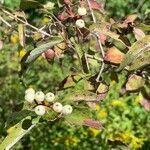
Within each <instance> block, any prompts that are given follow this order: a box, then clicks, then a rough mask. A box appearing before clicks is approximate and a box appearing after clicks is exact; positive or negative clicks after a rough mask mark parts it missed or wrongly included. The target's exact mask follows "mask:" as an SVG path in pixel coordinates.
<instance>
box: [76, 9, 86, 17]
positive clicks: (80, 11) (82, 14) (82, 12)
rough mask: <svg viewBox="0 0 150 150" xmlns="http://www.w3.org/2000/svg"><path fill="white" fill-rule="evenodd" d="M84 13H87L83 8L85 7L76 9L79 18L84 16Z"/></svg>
mask: <svg viewBox="0 0 150 150" xmlns="http://www.w3.org/2000/svg"><path fill="white" fill-rule="evenodd" d="M86 13H87V11H86V8H85V7H79V8H78V14H79V15H80V16H84V15H86Z"/></svg>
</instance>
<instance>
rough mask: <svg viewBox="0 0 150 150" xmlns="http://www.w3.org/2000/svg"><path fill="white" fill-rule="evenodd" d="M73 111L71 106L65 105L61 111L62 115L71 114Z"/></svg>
mask: <svg viewBox="0 0 150 150" xmlns="http://www.w3.org/2000/svg"><path fill="white" fill-rule="evenodd" d="M72 111H73V109H72V106H71V105H65V106H64V107H63V109H62V113H63V114H65V115H68V114H71V113H72Z"/></svg>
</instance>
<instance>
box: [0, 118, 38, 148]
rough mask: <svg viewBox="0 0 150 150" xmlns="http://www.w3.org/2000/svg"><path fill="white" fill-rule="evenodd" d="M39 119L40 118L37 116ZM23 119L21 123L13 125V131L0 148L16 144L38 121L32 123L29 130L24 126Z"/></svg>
mask: <svg viewBox="0 0 150 150" xmlns="http://www.w3.org/2000/svg"><path fill="white" fill-rule="evenodd" d="M36 119H37V120H39V118H36ZM24 120H25V119H23V120H21V121H20V122H19V123H17V124H16V125H14V126H13V127H11V129H10V130H11V131H10V132H9V134H8V135H7V136H6V138H5V139H4V140H3V142H2V143H1V144H0V150H4V149H10V148H11V147H12V146H14V145H15V144H16V143H17V142H18V141H19V140H20V139H21V138H22V137H23V136H24V135H26V134H27V133H28V132H29V131H30V130H31V129H32V128H33V127H35V125H36V123H34V124H32V125H31V126H30V127H29V128H28V129H27V130H24V129H23V128H22V124H23V121H24Z"/></svg>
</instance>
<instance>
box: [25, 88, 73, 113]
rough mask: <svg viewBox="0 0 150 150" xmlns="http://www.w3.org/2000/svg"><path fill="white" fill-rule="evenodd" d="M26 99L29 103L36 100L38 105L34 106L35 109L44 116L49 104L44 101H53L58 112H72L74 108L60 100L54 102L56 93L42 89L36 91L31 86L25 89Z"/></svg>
mask: <svg viewBox="0 0 150 150" xmlns="http://www.w3.org/2000/svg"><path fill="white" fill-rule="evenodd" d="M25 100H26V101H28V102H29V103H34V102H36V104H37V106H36V107H35V108H34V111H35V113H36V114H37V115H39V116H42V115H44V114H45V113H46V108H48V106H45V105H44V103H42V102H44V101H45V102H48V103H51V104H52V105H50V106H52V107H49V108H52V109H53V111H55V112H57V113H62V114H64V115H68V114H71V113H72V111H73V109H72V106H71V105H64V106H63V105H62V104H61V103H60V102H54V101H55V95H54V94H53V93H51V92H48V93H47V94H44V93H43V92H42V91H38V92H35V90H34V89H33V88H29V89H27V90H26V91H25Z"/></svg>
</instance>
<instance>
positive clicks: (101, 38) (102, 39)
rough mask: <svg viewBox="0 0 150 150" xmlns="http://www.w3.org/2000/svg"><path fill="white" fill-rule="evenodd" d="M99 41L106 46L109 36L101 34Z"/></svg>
mask: <svg viewBox="0 0 150 150" xmlns="http://www.w3.org/2000/svg"><path fill="white" fill-rule="evenodd" d="M99 39H100V41H101V43H102V44H105V41H106V39H107V36H106V35H105V34H103V33H100V34H99Z"/></svg>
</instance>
